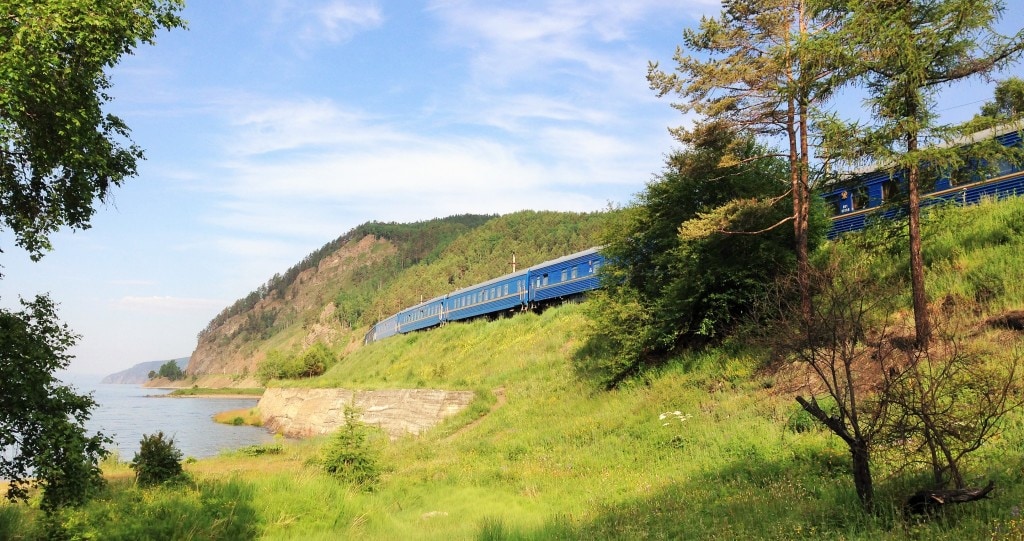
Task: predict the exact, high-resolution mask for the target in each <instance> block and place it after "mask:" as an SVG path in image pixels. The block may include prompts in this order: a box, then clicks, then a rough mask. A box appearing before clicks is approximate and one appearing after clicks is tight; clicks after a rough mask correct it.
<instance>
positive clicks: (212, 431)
mask: <svg viewBox="0 0 1024 541" xmlns="http://www.w3.org/2000/svg"><path fill="white" fill-rule="evenodd" d="M62 379H63V380H64V381H66V382H67V383H68V384H70V385H72V386H74V387H75V388H76V389H78V391H79V392H88V391H92V393H93V398H94V399H95V400H96V403H97V406H96V408H95V409H94V410H93V413H92V418H91V419H89V421H88V422H87V423H86V427H87V428H88V429H89V431H90V432H95V431H97V430H98V431H101V432H103V433H104V434H106V435H107V436H110V437H112V438H113V440H114V443H113V445H112V447H113V448H115V449H116V450H117V452H118V453H119V454H120V455H121V459H122V460H131V459H132V457H133V456H135V453H136V452H137V451H138V450H139V440H141V439H142V435H143V434H153V433H155V432H157V431H163V433H164V434H165V435H168V436H172V437H174V443H175V445H176V446H177V447H178V449H180V450H181V453H182V455H183V456H185V457H195V458H203V457H208V456H214V455H217V454H219V453H220V452H221V451H224V450H229V449H237V448H238V447H244V446H246V445H254V444H258V443H266V442H270V441H273V439H274V438H273V435H272V434H270V433H269V432H267V431H266V430H264V429H262V428H259V427H252V426H231V425H224V424H220V423H215V422H213V415H214V414H215V413H219V412H222V411H226V410H235V409H242V408H252V407H255V406H256V402H258V401H259V400H258V399H257V398H169V397H164V396H162V395H165V394H167V393H169V392H170V390H167V389H148V388H144V387H140V386H137V385H111V384H100V383H98V382H99V380H100V379H102V378H101V377H98V376H80V375H70V376H63V377H62Z"/></svg>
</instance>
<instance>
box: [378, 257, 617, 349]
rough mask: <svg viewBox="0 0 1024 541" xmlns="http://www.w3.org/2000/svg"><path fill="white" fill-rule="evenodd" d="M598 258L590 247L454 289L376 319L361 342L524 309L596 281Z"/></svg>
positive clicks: (589, 287)
mask: <svg viewBox="0 0 1024 541" xmlns="http://www.w3.org/2000/svg"><path fill="white" fill-rule="evenodd" d="M604 261H605V260H604V256H602V255H601V252H599V251H598V248H590V249H587V250H583V251H582V252H576V253H575V254H570V255H567V256H565V257H560V258H558V259H553V260H551V261H546V262H544V263H541V264H539V265H534V266H532V267H530V268H528V269H525V270H520V271H516V272H512V273H509V274H506V275H504V276H501V277H498V278H494V279H493V280H488V281H486V282H481V283H479V284H476V285H473V286H470V287H466V288H462V289H458V290H455V291H452V292H451V293H448V294H446V295H441V296H439V297H434V298H433V299H430V300H428V301H424V302H421V303H419V304H417V305H416V306H412V307H410V308H406V309H405V310H402V311H401V312H398V313H397V314H395V315H393V316H391V317H389V318H386V319H382V320H381V321H379V322H377V324H376V325H374V326H373V327H372V328H370V330H369V331H368V332H367V333H366V337H365V338H364V340H363V341H364V342H365V343H367V344H369V343H371V342H376V341H377V340H382V339H384V338H387V337H389V336H394V335H395V334H399V333H408V332H412V331H418V330H421V329H427V328H430V327H435V326H437V325H441V324H442V323H446V322H448V321H461V320H467V319H472V318H475V317H480V316H485V315H496V314H500V313H508V312H514V311H516V310H526V309H529V308H531V307H535V306H539V305H543V304H546V303H549V302H552V301H555V300H559V299H565V298H568V297H573V296H576V295H580V294H582V293H584V292H586V291H590V290H592V289H597V288H598V287H599V286H600V281H599V279H598V275H597V271H598V270H599V269H600V268H601V265H603V264H604Z"/></svg>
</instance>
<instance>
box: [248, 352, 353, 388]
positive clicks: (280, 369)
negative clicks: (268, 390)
mask: <svg viewBox="0 0 1024 541" xmlns="http://www.w3.org/2000/svg"><path fill="white" fill-rule="evenodd" d="M337 362H338V357H337V355H335V354H334V352H332V351H331V350H330V348H328V347H327V346H326V345H325V344H323V343H322V342H317V343H315V344H313V345H312V346H310V347H309V348H308V349H306V351H304V352H302V353H301V354H299V355H296V356H288V355H285V354H284V353H281V352H280V351H278V350H271V351H269V352H267V357H266V358H265V359H264V360H263V361H262V362H261V363H260V364H259V367H258V368H257V369H256V377H257V378H258V379H259V380H260V382H261V383H263V384H266V383H267V382H268V381H270V380H272V379H298V378H312V377H316V376H319V375H321V374H323V373H324V372H326V371H327V369H329V368H330V367H332V366H334V365H335V364H336V363H337Z"/></svg>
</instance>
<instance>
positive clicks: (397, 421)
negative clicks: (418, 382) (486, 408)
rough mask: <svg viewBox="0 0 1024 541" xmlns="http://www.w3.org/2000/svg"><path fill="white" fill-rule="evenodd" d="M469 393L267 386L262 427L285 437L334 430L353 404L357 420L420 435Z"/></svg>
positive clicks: (395, 433) (393, 432) (397, 433)
mask: <svg viewBox="0 0 1024 541" xmlns="http://www.w3.org/2000/svg"><path fill="white" fill-rule="evenodd" d="M475 395H476V393H474V392H473V391H444V390H435V389H388V390H375V391H357V390H350V389H308V388H307V389H302V388H268V389H267V390H266V392H264V393H263V396H262V397H261V398H260V402H259V406H258V408H259V411H260V415H261V417H262V419H263V426H264V427H266V428H268V429H270V430H273V431H276V432H280V433H282V434H284V435H286V436H289V437H298V438H304V437H310V436H317V435H320V434H328V433H331V432H334V431H335V430H337V429H338V428H340V427H341V426H342V425H344V424H345V408H346V407H355V408H356V409H357V410H359V412H360V421H362V422H363V423H366V424H368V425H374V426H379V427H381V429H383V430H384V432H385V433H386V434H387V435H388V437H389V438H391V439H396V438H398V437H401V436H404V435H406V434H419V433H421V432H423V431H425V430H427V429H429V428H431V427H433V426H435V425H437V424H438V423H440V422H441V421H443V420H444V419H445V418H447V417H449V416H452V415H455V414H457V413H459V412H460V411H462V410H463V409H465V408H466V407H467V406H468V405H469V404H470V402H472V401H473V399H474V397H475Z"/></svg>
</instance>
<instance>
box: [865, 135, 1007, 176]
mask: <svg viewBox="0 0 1024 541" xmlns="http://www.w3.org/2000/svg"><path fill="white" fill-rule="evenodd" d="M1022 131H1024V125H1022V124H1021V123H1018V122H1014V123H1011V124H1001V125H999V126H994V127H991V128H988V129H984V130H980V131H976V132H974V133H971V134H968V135H964V136H962V137H957V138H954V139H951V140H949V141H943V142H941V143H939V144H936V145H932V146H931V148H952V147H963V146H968V145H973V144H974V143H978V142H981V141H986V140H988V139H999V140H1000V142H1001V143H1003V144H1004V145H1007V146H1009V145H1014V144H1017V143H1019V142H1020V141H1021V132H1022ZM886 167H887V165H886V164H884V163H882V164H877V163H875V164H869V165H865V166H862V167H858V168H856V169H854V170H852V171H850V172H848V173H846V176H849V177H855V178H865V177H871V176H874V175H872V173H874V174H877V175H879V176H885V177H886V178H888V176H889V173H888V172H887V171H885V169H886Z"/></svg>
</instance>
